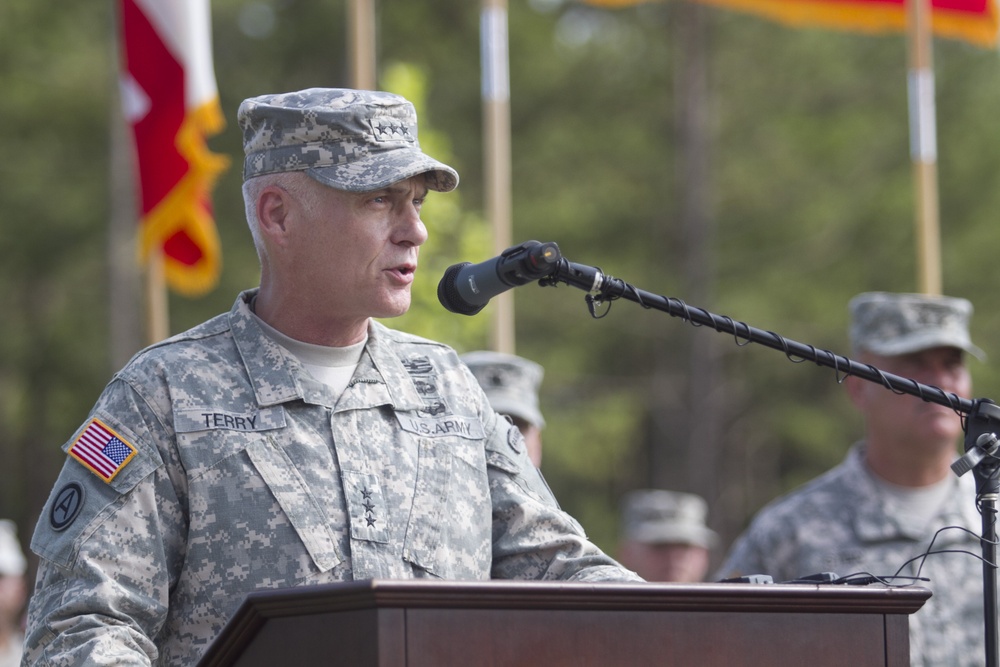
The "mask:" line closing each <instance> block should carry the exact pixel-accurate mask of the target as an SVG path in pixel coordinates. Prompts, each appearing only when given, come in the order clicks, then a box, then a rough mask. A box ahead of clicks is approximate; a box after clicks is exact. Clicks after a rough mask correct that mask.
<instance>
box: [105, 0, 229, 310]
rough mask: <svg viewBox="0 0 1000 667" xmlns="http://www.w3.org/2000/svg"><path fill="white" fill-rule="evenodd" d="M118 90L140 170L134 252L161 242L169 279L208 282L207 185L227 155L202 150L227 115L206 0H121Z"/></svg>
mask: <svg viewBox="0 0 1000 667" xmlns="http://www.w3.org/2000/svg"><path fill="white" fill-rule="evenodd" d="M119 4H120V9H121V17H120V18H121V43H122V49H121V53H122V69H121V90H122V103H123V106H124V112H125V119H126V121H127V122H128V123H129V125H130V126H131V129H132V134H133V137H134V140H135V153H136V159H137V163H138V173H139V186H138V190H139V199H140V202H141V207H140V208H141V215H142V220H141V229H140V233H139V255H140V258H141V259H143V260H145V259H146V258H147V257H148V255H149V252H150V250H151V249H153V248H160V249H161V250H162V253H163V258H164V270H165V273H166V279H167V283H168V285H169V286H170V287H171V288H172V289H174V290H175V291H177V292H181V293H183V294H187V295H191V296H194V295H198V294H203V293H205V292H207V291H209V290H211V289H212V288H213V287H215V285H216V283H217V282H218V278H219V271H220V269H221V263H222V261H221V251H220V248H219V237H218V232H217V231H216V228H215V221H214V219H213V216H212V205H211V199H210V192H211V189H212V187H213V186H214V184H215V180H216V178H217V176H218V174H219V173H220V172H221V171H222V170H223V169H224V168H225V167H226V166H227V164H228V161H227V160H226V159H225V158H224V157H222V156H219V155H216V154H214V153H212V152H210V151H209V150H208V147H207V145H206V143H205V141H206V138H207V137H208V136H210V135H213V134H217V133H218V132H220V131H221V130H222V128H223V127H224V125H225V121H224V120H223V117H222V112H221V110H220V108H219V96H218V91H217V89H216V85H215V73H214V71H213V67H212V46H211V14H210V7H209V0H119Z"/></svg>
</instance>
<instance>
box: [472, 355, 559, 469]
mask: <svg viewBox="0 0 1000 667" xmlns="http://www.w3.org/2000/svg"><path fill="white" fill-rule="evenodd" d="M462 361H464V362H465V365H466V366H468V367H469V370H471V371H472V374H473V375H475V376H476V380H478V381H479V385H480V386H481V387H482V388H483V391H485V392H486V397H487V398H489V399H490V405H492V406H493V409H494V410H496V411H497V412H499V413H500V414H502V415H505V416H507V417H509V418H510V420H511V421H512V422H513V423H514V426H516V427H517V428H518V429H519V430H520V431H521V434H522V435H524V442H525V444H526V445H527V447H528V458H529V459H531V462H532V463H534V464H535V465H536V466H540V465H541V464H542V429H543V428H545V419H544V418H543V417H542V413H541V410H539V408H538V388H539V387H540V386H541V384H542V376H543V375H544V374H545V371H544V369H542V367H541V366H539V365H538V364H536V363H535V362H533V361H529V360H527V359H525V358H523V357H518V356H515V355H513V354H504V353H503V352H488V351H481V352H469V353H468V354H463V355H462Z"/></svg>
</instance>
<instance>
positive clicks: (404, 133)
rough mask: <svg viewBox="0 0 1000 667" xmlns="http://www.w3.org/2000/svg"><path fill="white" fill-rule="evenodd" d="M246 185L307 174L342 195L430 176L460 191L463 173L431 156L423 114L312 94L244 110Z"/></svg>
mask: <svg viewBox="0 0 1000 667" xmlns="http://www.w3.org/2000/svg"><path fill="white" fill-rule="evenodd" d="M238 117H239V123H240V127H241V128H242V129H243V150H244V152H245V153H246V159H245V160H244V162H243V180H247V179H249V178H253V177H254V176H262V175H264V174H273V173H277V172H283V171H304V172H306V173H307V174H308V175H309V176H310V177H312V178H314V179H316V180H317V181H319V182H320V183H323V184H325V185H328V186H330V187H332V188H336V189H338V190H347V191H349V192H368V191H370V190H377V189H379V188H383V187H386V186H387V185H391V184H392V183H396V182H398V181H402V180H405V179H408V178H410V177H412V176H416V175H418V174H424V175H425V177H426V179H427V187H428V188H430V189H431V190H437V191H439V192H448V191H450V190H454V189H455V187H456V186H457V185H458V173H457V172H456V171H455V170H454V169H452V168H451V167H449V166H448V165H446V164H443V163H441V162H438V161H437V160H435V159H433V158H431V157H429V156H428V155H425V154H424V153H423V152H422V151H421V150H420V144H419V142H418V141H417V113H416V111H415V110H414V108H413V105H412V104H410V103H409V102H407V101H406V100H405V99H404V98H402V97H400V96H399V95H393V94H392V93H383V92H373V91H367V90H346V89H341V88H309V89H307V90H301V91H298V92H293V93H281V94H276V95H261V96H259V97H252V98H250V99H247V100H244V101H243V103H242V104H241V105H240V109H239V113H238Z"/></svg>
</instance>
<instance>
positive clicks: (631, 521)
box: [622, 489, 719, 549]
mask: <svg viewBox="0 0 1000 667" xmlns="http://www.w3.org/2000/svg"><path fill="white" fill-rule="evenodd" d="M706 514H708V504H707V503H706V502H705V499H704V498H702V497H701V496H698V495H695V494H693V493H681V492H679V491H666V490H663V489H640V490H638V491H632V492H630V493H628V494H626V495H625V497H624V498H623V500H622V533H623V535H624V537H625V539H626V540H631V541H635V542H642V543H645V544H691V545H695V546H700V547H704V548H706V549H708V548H711V547H712V546H714V545H715V544H716V543H717V542H718V539H719V536H718V535H717V534H716V533H715V531H713V530H712V529H710V528H708V527H707V526H706V525H705V516H706Z"/></svg>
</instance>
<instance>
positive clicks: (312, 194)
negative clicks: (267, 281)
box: [243, 171, 325, 263]
mask: <svg viewBox="0 0 1000 667" xmlns="http://www.w3.org/2000/svg"><path fill="white" fill-rule="evenodd" d="M272 185H273V186H276V187H279V188H281V189H282V190H284V191H285V192H288V193H289V194H291V195H292V196H293V197H295V199H297V200H298V201H299V202H300V203H301V204H302V206H303V207H304V208H305V209H306V210H307V211H309V212H310V213H313V212H314V211H315V210H316V209H317V208H318V207H319V189H318V188H321V187H325V186H323V185H322V184H321V183H317V182H316V181H314V180H313V179H311V178H309V176H307V175H306V174H305V172H301V171H291V172H279V173H275V174H264V175H262V176H255V177H253V178H248V179H247V180H246V181H244V182H243V206H244V209H245V211H246V218H247V226H248V227H249V228H250V235H251V236H252V237H253V245H254V248H256V249H257V257H258V258H259V259H260V261H261V263H263V262H264V258H265V257H266V255H267V248H266V247H265V246H264V241H263V237H262V236H261V233H260V219H259V218H258V217H257V200H258V199H259V198H260V193H261V192H263V190H264V188H267V187H269V186H272Z"/></svg>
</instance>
